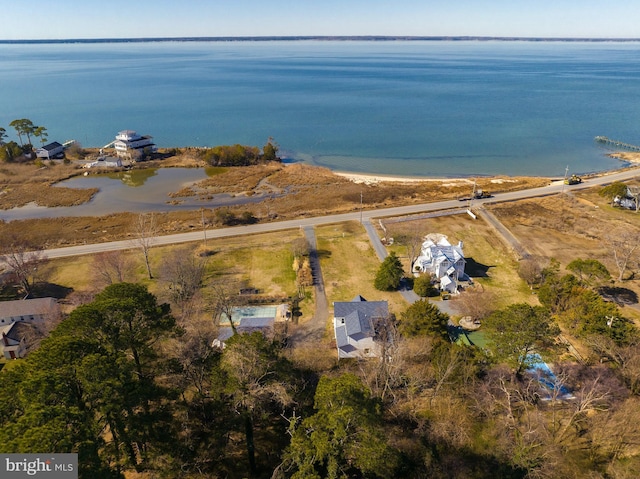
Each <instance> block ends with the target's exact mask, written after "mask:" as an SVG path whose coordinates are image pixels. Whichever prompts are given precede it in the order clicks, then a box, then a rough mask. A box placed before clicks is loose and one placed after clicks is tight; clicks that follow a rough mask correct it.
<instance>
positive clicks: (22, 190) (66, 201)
mask: <svg viewBox="0 0 640 479" xmlns="http://www.w3.org/2000/svg"><path fill="white" fill-rule="evenodd" d="M45 163H46V165H47V166H44V167H38V166H36V165H35V163H33V162H29V163H4V164H3V165H2V167H1V168H0V209H9V208H13V207H15V206H24V205H26V204H29V203H36V204H37V205H39V206H48V207H53V206H74V205H79V204H82V203H85V202H87V201H89V200H90V199H91V197H92V196H93V195H94V194H95V193H96V192H97V190H95V189H74V188H58V187H54V186H52V185H53V184H54V183H57V182H59V181H62V180H65V179H67V178H70V177H72V176H76V175H78V174H80V171H79V169H78V167H77V166H73V165H65V164H64V163H61V162H49V161H47V162H45Z"/></svg>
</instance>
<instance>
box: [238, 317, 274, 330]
mask: <svg viewBox="0 0 640 479" xmlns="http://www.w3.org/2000/svg"><path fill="white" fill-rule="evenodd" d="M274 321H275V319H274V318H253V317H252V318H242V319H240V324H239V325H238V329H242V328H271V327H273V323H274Z"/></svg>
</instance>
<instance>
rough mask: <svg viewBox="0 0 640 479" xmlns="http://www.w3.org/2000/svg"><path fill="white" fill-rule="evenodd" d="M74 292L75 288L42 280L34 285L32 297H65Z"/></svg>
mask: <svg viewBox="0 0 640 479" xmlns="http://www.w3.org/2000/svg"><path fill="white" fill-rule="evenodd" d="M71 293H73V288H67V287H66V286H62V285H60V284H55V283H47V282H46V281H42V282H39V283H36V285H35V286H34V287H33V292H32V294H31V296H30V297H32V298H56V299H63V298H66V297H67V296H69V295H70V294H71Z"/></svg>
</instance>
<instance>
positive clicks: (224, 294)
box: [212, 283, 245, 334]
mask: <svg viewBox="0 0 640 479" xmlns="http://www.w3.org/2000/svg"><path fill="white" fill-rule="evenodd" d="M234 290H235V291H237V285H234V284H228V283H226V284H223V283H217V284H214V285H213V287H212V291H213V298H212V303H213V317H214V320H215V321H216V322H220V321H221V320H225V319H226V320H227V321H228V322H229V326H231V329H232V330H233V334H236V333H237V330H236V325H235V324H234V322H233V310H234V308H236V307H238V306H241V305H242V304H244V303H245V300H244V299H243V297H242V296H240V295H239V294H238V293H237V292H234Z"/></svg>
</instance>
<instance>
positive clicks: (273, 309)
mask: <svg viewBox="0 0 640 479" xmlns="http://www.w3.org/2000/svg"><path fill="white" fill-rule="evenodd" d="M277 315H278V306H241V307H235V308H233V311H232V313H231V320H232V321H233V324H236V325H238V324H240V321H242V319H244V318H269V319H274V318H275V317H276V316H277ZM220 324H224V325H228V324H229V320H228V319H227V317H226V316H225V315H222V316H221V318H220Z"/></svg>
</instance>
